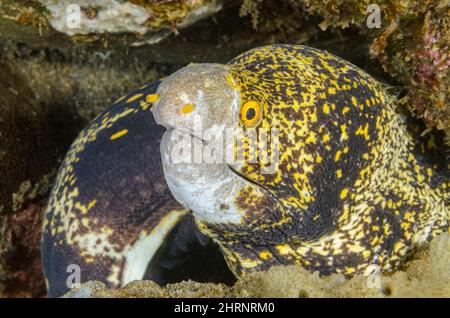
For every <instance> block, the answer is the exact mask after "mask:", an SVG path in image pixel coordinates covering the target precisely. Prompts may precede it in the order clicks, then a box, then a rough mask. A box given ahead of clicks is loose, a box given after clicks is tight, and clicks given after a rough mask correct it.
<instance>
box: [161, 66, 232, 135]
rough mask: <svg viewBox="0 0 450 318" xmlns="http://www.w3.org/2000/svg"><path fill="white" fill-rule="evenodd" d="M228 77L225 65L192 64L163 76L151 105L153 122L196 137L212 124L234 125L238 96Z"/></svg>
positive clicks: (213, 125)
mask: <svg viewBox="0 0 450 318" xmlns="http://www.w3.org/2000/svg"><path fill="white" fill-rule="evenodd" d="M228 77H229V70H228V68H227V67H226V66H225V65H220V64H191V65H189V66H186V67H184V68H182V69H180V70H179V71H177V72H175V73H173V74H172V75H170V76H169V77H167V78H165V79H164V80H163V81H162V82H161V84H160V85H159V87H158V90H157V94H158V95H159V99H158V101H157V102H156V103H154V105H153V115H154V118H155V121H156V123H158V124H159V125H162V126H164V127H166V128H167V129H177V130H181V131H185V132H189V133H190V134H192V135H195V136H196V137H197V138H199V139H203V138H202V136H201V134H202V133H203V132H204V131H205V130H207V129H211V128H213V127H215V126H226V127H232V126H234V125H235V121H236V116H235V109H236V107H237V105H238V99H239V97H238V96H237V92H236V91H235V90H234V89H233V88H232V87H231V86H230V83H229V82H228V79H227V78H228Z"/></svg>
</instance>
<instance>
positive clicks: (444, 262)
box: [64, 233, 450, 298]
mask: <svg viewBox="0 0 450 318" xmlns="http://www.w3.org/2000/svg"><path fill="white" fill-rule="evenodd" d="M449 268H450V233H445V234H442V235H440V236H439V237H437V238H435V239H434V240H433V241H432V242H431V243H430V245H429V248H426V249H424V250H421V251H418V252H417V254H416V255H415V257H414V258H413V259H412V260H410V261H409V262H407V263H406V264H405V268H404V269H403V270H400V271H397V272H395V273H392V274H383V275H371V276H356V277H353V278H351V279H346V278H345V277H344V276H342V275H337V274H334V275H330V276H327V277H319V275H318V274H317V273H310V272H308V271H306V270H304V269H303V268H300V267H296V266H278V267H273V268H272V269H270V270H269V271H267V272H261V273H255V274H252V275H249V276H246V277H243V278H241V279H239V280H238V282H237V283H236V284H235V285H234V286H231V287H228V286H225V285H222V284H211V283H203V284H202V283H196V282H192V281H184V282H181V283H176V284H169V285H167V286H165V287H160V286H158V285H157V284H155V283H154V282H152V281H136V282H132V283H130V284H128V285H127V286H125V287H123V288H119V289H108V288H107V287H106V286H105V285H104V284H103V283H100V282H87V283H85V284H82V285H81V286H79V287H78V288H75V289H73V290H72V291H70V292H69V293H67V294H66V295H65V296H64V297H76V298H79V297H117V298H124V297H230V298H233V297H303V298H305V297H450V272H449Z"/></svg>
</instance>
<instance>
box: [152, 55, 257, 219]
mask: <svg viewBox="0 0 450 318" xmlns="http://www.w3.org/2000/svg"><path fill="white" fill-rule="evenodd" d="M231 81H232V78H231V76H230V68H229V67H228V66H226V65H220V64H191V65H189V66H187V67H185V68H183V69H181V70H179V71H178V72H176V73H174V74H172V75H171V76H169V77H168V78H166V79H164V81H163V82H162V83H161V85H160V86H159V88H158V91H157V93H158V94H159V96H160V99H159V100H158V102H157V103H156V104H155V105H154V108H153V113H154V116H155V120H156V122H157V123H158V124H160V125H163V126H165V127H166V128H167V131H166V133H165V134H164V135H163V138H162V141H161V151H162V152H161V155H162V161H163V168H164V173H165V177H166V181H167V183H168V185H169V188H170V190H171V191H172V194H173V195H174V196H175V198H176V199H177V200H178V201H179V202H180V203H182V204H183V205H184V206H186V207H188V208H190V209H191V210H192V211H193V212H194V215H195V216H196V217H197V218H198V219H199V220H202V221H205V222H208V223H213V224H217V223H219V224H222V223H231V224H239V223H240V222H242V218H243V216H245V214H246V212H247V211H246V210H245V209H242V208H241V207H240V206H239V202H236V200H235V198H236V197H238V196H239V195H240V193H242V192H243V191H246V190H247V191H249V190H252V189H253V190H254V191H255V195H259V196H260V197H261V198H265V194H264V191H262V190H260V189H258V187H256V186H254V185H253V184H251V183H250V182H248V181H247V180H246V179H245V178H243V177H241V176H240V175H238V174H236V173H235V171H234V170H233V168H232V167H231V165H230V162H226V160H220V159H219V160H217V159H216V157H214V156H217V158H219V155H218V153H219V152H220V150H219V148H221V147H219V143H218V142H219V141H221V142H222V146H223V148H222V149H225V148H226V138H225V137H226V133H227V131H230V128H231V129H233V128H238V127H239V126H238V121H239V109H240V106H241V105H240V97H239V94H238V91H237V90H236V89H235V88H233V85H232V82H231ZM230 140H232V139H230ZM230 145H231V146H232V144H231V143H230V142H229V145H228V146H230ZM229 149H230V148H229ZM224 153H225V151H224ZM206 154H210V160H209V161H208V158H206ZM224 157H225V155H223V156H222V158H223V159H225V158H224Z"/></svg>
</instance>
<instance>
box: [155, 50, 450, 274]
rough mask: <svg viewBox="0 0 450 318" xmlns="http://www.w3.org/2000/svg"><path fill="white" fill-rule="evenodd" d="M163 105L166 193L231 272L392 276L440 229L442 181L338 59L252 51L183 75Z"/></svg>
mask: <svg viewBox="0 0 450 318" xmlns="http://www.w3.org/2000/svg"><path fill="white" fill-rule="evenodd" d="M158 94H159V95H160V99H159V100H158V101H157V103H156V104H155V105H154V108H153V111H154V115H155V119H156V121H157V122H158V123H159V124H161V125H163V126H165V127H166V128H167V131H166V132H165V134H164V136H163V138H162V142H161V154H162V162H163V169H164V175H165V178H166V181H167V183H168V186H169V188H170V190H171V192H172V193H173V195H174V197H175V199H177V200H178V201H179V202H180V203H181V204H183V205H184V206H185V207H187V208H189V209H190V210H191V211H192V212H193V214H194V216H195V219H196V221H197V224H198V225H199V227H200V229H201V230H202V231H203V232H204V233H206V234H208V235H209V236H211V237H212V238H213V239H215V240H216V242H218V243H219V244H220V245H221V248H222V250H223V252H224V255H225V258H226V260H227V262H228V264H229V265H230V267H231V269H232V270H233V272H234V273H236V274H239V273H242V272H246V271H249V270H263V269H267V268H268V267H269V266H271V265H273V264H280V263H281V264H301V265H302V266H304V267H305V268H308V269H310V270H313V271H315V270H317V271H319V272H320V273H322V274H329V273H333V272H340V273H344V274H348V275H350V274H354V273H358V272H363V271H364V272H366V273H370V272H371V271H373V269H374V268H382V269H383V270H391V269H393V268H395V267H396V266H398V264H400V263H401V260H402V259H403V258H404V257H405V255H406V254H407V253H408V251H410V250H411V249H412V247H413V246H414V245H416V244H420V243H423V242H426V241H428V240H429V239H430V238H431V237H432V236H433V235H435V234H437V233H440V232H441V231H443V230H445V229H448V213H447V212H446V211H448V207H446V206H445V203H444V201H445V199H443V198H447V197H448V190H446V189H447V187H446V185H445V184H444V185H441V184H443V183H442V180H448V178H447V177H445V176H444V175H443V174H442V173H441V172H437V170H436V172H434V170H435V167H434V166H431V165H430V164H427V163H426V162H425V161H424V160H423V159H421V156H423V154H419V153H418V150H417V149H418V146H417V143H416V142H415V141H414V140H413V139H412V138H411V136H410V135H409V133H408V128H407V126H408V125H407V122H406V120H405V118H404V116H402V115H401V114H399V113H397V112H396V111H395V108H394V100H393V99H392V97H391V96H390V95H389V94H388V93H387V92H386V90H385V89H384V87H383V85H382V84H380V83H379V82H378V81H376V80H375V79H373V78H372V77H371V76H369V75H368V74H367V73H365V72H364V71H362V70H361V69H359V68H358V67H356V66H354V65H353V64H351V63H349V62H347V61H344V60H342V59H340V58H338V57H336V56H334V55H332V54H329V53H327V52H324V51H320V50H316V49H313V48H308V47H305V46H290V45H274V46H267V47H262V48H256V49H253V50H250V51H248V52H245V53H243V54H241V55H240V56H238V57H236V58H235V59H233V60H232V61H230V62H229V63H227V64H225V65H221V64H193V65H189V66H187V67H185V68H183V69H181V70H180V71H178V72H176V73H174V74H173V75H171V76H169V77H167V78H166V79H164V80H163V81H162V83H161V85H160V86H159V88H158ZM230 131H231V135H232V136H233V138H227V136H229V134H230ZM216 142H218V143H216ZM218 144H220V145H222V147H218V146H217V145H218ZM222 152H223V153H224V154H225V155H223V153H222ZM205 153H206V154H208V153H210V154H213V153H214V156H212V160H209V159H211V158H209V159H208V156H206V157H205ZM221 153H222V155H220V154H221ZM230 154H232V155H231V156H230ZM215 155H218V156H215ZM218 158H219V159H218ZM220 158H222V160H220ZM427 178H428V179H427ZM412 198H414V199H412ZM430 207H433V208H430Z"/></svg>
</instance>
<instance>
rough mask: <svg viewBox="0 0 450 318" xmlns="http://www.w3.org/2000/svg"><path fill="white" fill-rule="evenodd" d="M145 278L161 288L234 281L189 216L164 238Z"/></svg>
mask: <svg viewBox="0 0 450 318" xmlns="http://www.w3.org/2000/svg"><path fill="white" fill-rule="evenodd" d="M144 278H145V279H150V280H153V281H155V282H156V283H158V284H159V285H160V286H164V285H166V284H171V283H177V282H181V281H184V280H189V279H190V280H193V281H196V282H201V283H223V284H226V285H232V284H234V283H235V282H236V278H235V277H234V275H233V274H232V272H231V271H230V269H229V268H228V266H227V264H226V262H225V259H224V257H223V255H222V253H221V251H220V249H219V246H218V245H217V244H215V243H214V242H213V241H212V240H211V239H210V238H208V237H206V236H205V235H203V234H202V233H200V231H199V230H198V229H197V227H196V226H195V222H194V220H193V217H192V216H191V215H186V216H185V217H184V218H183V219H182V220H181V221H180V223H179V224H177V225H176V226H175V228H174V229H173V230H172V231H171V232H170V233H169V235H168V236H167V237H166V238H165V239H164V242H163V244H162V245H161V247H160V248H159V249H158V251H157V252H156V253H155V255H154V257H153V258H152V261H151V262H150V264H149V265H148V267H147V272H146V274H145V276H144Z"/></svg>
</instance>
